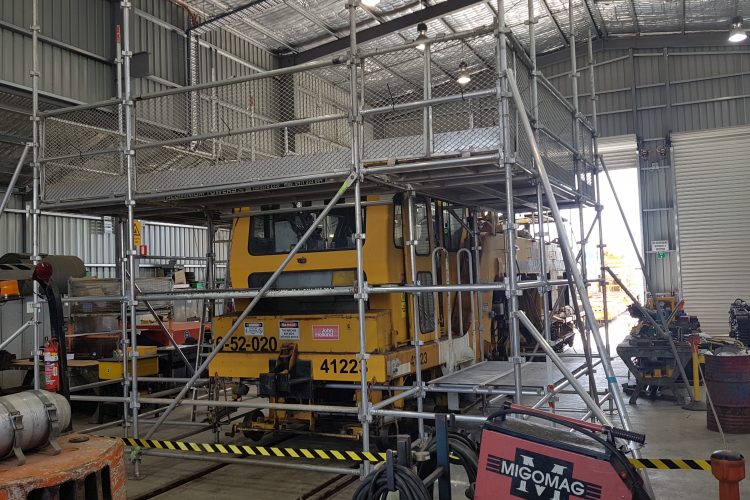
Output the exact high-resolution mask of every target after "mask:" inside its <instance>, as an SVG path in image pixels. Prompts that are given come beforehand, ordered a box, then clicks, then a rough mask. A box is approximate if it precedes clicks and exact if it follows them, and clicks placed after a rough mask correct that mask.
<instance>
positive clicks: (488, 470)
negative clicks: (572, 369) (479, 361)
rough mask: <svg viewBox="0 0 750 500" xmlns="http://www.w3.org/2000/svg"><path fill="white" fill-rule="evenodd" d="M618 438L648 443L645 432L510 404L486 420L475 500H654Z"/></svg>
mask: <svg viewBox="0 0 750 500" xmlns="http://www.w3.org/2000/svg"><path fill="white" fill-rule="evenodd" d="M511 414H516V415H529V416H532V417H537V418H541V419H544V420H547V421H550V422H554V423H556V424H559V426H558V427H551V426H549V425H541V424H539V423H533V422H531V421H529V420H524V419H521V418H507V417H508V416H509V415H511ZM571 429H572V430H574V431H576V432H570V430H571ZM615 438H621V439H626V440H631V441H635V442H638V443H641V444H642V443H643V442H645V436H644V435H643V434H637V433H634V432H629V431H625V430H623V429H617V428H614V427H604V426H601V425H598V424H594V423H591V422H584V421H581V420H576V419H572V418H568V417H562V416H559V415H554V414H550V413H546V412H543V411H540V410H534V409H531V408H526V407H523V406H517V405H513V404H506V405H505V407H504V408H503V409H502V410H500V411H499V412H497V413H495V414H493V415H491V416H490V417H489V418H488V419H487V423H485V425H484V430H483V431H482V445H481V449H480V459H479V471H478V475H477V482H476V486H475V494H474V499H475V500H498V499H505V498H526V499H534V500H575V499H585V500H614V499H632V500H650V499H651V496H650V495H649V494H648V493H647V491H646V490H645V488H644V487H643V481H642V479H641V477H640V475H639V474H638V472H637V471H636V470H635V469H634V468H633V466H632V465H631V464H630V462H629V461H628V459H627V457H626V456H625V455H624V454H623V453H622V452H621V451H620V450H619V449H618V448H617V446H616V444H615Z"/></svg>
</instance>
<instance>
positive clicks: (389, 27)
mask: <svg viewBox="0 0 750 500" xmlns="http://www.w3.org/2000/svg"><path fill="white" fill-rule="evenodd" d="M482 1H484V0H451V1H450V2H441V3H439V4H437V5H433V6H431V7H426V8H424V9H421V10H417V11H414V12H411V13H409V14H404V15H402V16H399V17H397V18H395V19H392V20H390V21H386V22H384V23H383V24H380V25H377V26H373V27H372V28H365V29H363V30H361V31H359V32H358V33H357V43H360V44H362V43H365V42H368V41H370V40H375V39H376V38H380V37H383V36H386V35H389V34H391V33H394V32H397V31H401V30H403V29H408V28H410V27H412V26H416V25H417V24H418V23H421V22H426V21H429V20H430V19H435V18H436V17H442V16H445V15H447V14H450V13H451V12H456V11H459V10H462V9H465V8H467V7H471V6H472V5H476V4H478V3H481V2H482ZM348 48H349V37H348V36H345V37H342V38H339V39H338V40H333V41H331V42H328V43H324V44H322V45H318V46H317V47H313V48H311V49H308V50H305V51H303V52H300V53H298V54H290V55H287V56H283V57H281V59H280V63H281V67H286V66H293V65H296V64H302V63H305V62H309V61H314V60H315V59H318V58H321V57H324V56H327V55H329V54H334V53H336V52H342V51H344V50H347V49H348Z"/></svg>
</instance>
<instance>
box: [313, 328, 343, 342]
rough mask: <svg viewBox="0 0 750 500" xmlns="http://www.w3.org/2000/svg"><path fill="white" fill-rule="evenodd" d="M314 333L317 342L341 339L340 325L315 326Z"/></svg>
mask: <svg viewBox="0 0 750 500" xmlns="http://www.w3.org/2000/svg"><path fill="white" fill-rule="evenodd" d="M312 331H313V339H315V340H338V339H339V325H313V327H312Z"/></svg>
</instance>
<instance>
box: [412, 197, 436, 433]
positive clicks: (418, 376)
mask: <svg viewBox="0 0 750 500" xmlns="http://www.w3.org/2000/svg"><path fill="white" fill-rule="evenodd" d="M407 205H408V207H407V218H408V219H409V223H408V224H407V226H408V230H409V240H408V242H406V245H407V246H408V247H409V271H410V273H411V282H412V283H413V284H415V285H416V284H417V282H418V281H417V240H416V239H415V238H416V236H415V235H416V231H415V227H414V191H410V192H409V195H408V197H407ZM425 208H426V209H427V208H428V207H425ZM411 302H412V304H411V306H412V307H411V309H412V335H413V339H414V371H415V373H414V376H415V380H416V386H417V387H418V388H419V393H417V411H418V412H420V413H421V412H422V409H423V405H424V400H423V398H424V392H423V390H422V389H423V387H422V357H421V355H420V354H421V349H422V339H421V336H420V331H421V328H420V327H421V325H420V322H419V317H420V316H419V295H418V294H417V293H414V294H412V299H411ZM435 328H437V325H435ZM417 426H418V430H419V437H420V438H423V437H424V436H425V432H424V420H423V419H419V420H418V422H417Z"/></svg>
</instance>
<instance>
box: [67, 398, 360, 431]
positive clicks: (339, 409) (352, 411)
mask: <svg viewBox="0 0 750 500" xmlns="http://www.w3.org/2000/svg"><path fill="white" fill-rule="evenodd" d="M70 399H71V401H90V402H96V403H119V402H120V401H122V400H123V398H122V397H120V396H91V395H88V396H87V395H82V396H71V397H70ZM140 402H141V403H143V404H156V405H168V404H170V403H174V402H175V400H174V399H170V398H154V397H142V398H140ZM180 404H182V405H185V406H216V407H220V408H251V409H270V410H284V411H311V412H316V413H335V414H343V415H356V414H357V413H358V410H357V408H356V407H354V406H332V405H315V404H294V403H269V402H266V401H258V402H252V401H222V400H202V399H185V400H182V401H181V402H180ZM162 411H166V408H163V409H162ZM159 420H162V419H159ZM162 423H163V421H162ZM152 431H153V430H152ZM146 439H151V438H146Z"/></svg>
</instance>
